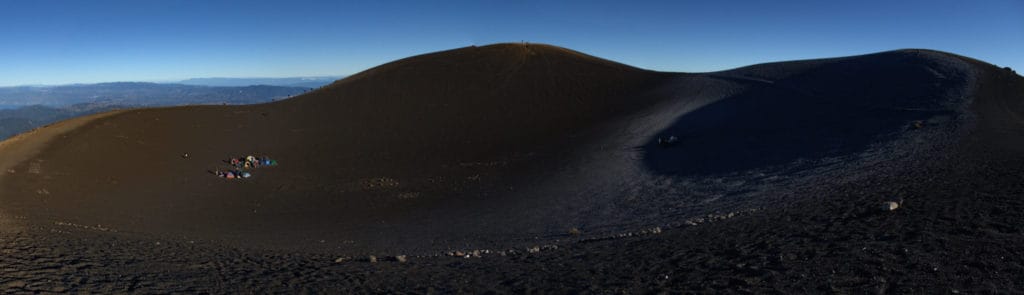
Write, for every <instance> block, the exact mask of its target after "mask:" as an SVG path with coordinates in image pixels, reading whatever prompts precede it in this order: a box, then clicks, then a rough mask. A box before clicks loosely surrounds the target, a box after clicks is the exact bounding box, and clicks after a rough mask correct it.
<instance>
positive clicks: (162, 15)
mask: <svg viewBox="0 0 1024 295" xmlns="http://www.w3.org/2000/svg"><path fill="white" fill-rule="evenodd" d="M521 40H524V41H528V42H538V43H549V44H554V45H558V46H563V47H568V48H572V49H575V50H579V51H583V52H586V53H589V54H592V55H596V56H599V57H603V58H608V59H612V60H615V61H619V62H623V63H627V64H630V65H634V66H638V67H642V68H648V69H654V70H662V71H686V72H699V71H713V70H722V69H727V68H733V67H738V66H743V65H749V64H754V63H761V62H769V61H779V60H792V59H806V58H818V57H832V56H843V55H854V54H864V53H871V52H877V51H884V50H890V49H899V48H930V49H938V50H943V51H949V52H954V53H958V54H963V55H967V56H971V57H975V58H979V59H982V60H985V61H988V62H992V63H995V64H997V65H1000V66H1012V67H1014V68H1019V69H1024V1H1021V0H993V1H981V0H979V1H964V0H955V1H953V0H929V1H892V0H860V1H729V0H721V1H719V0H707V1H682V0H679V1H650V2H638V1H578V2H574V1H518V0H517V1H512V0H510V1H489V0H482V1H401V2H399V1H365V2H363V3H353V2H347V1H246V2H241V1H239V2H222V1H104V0H98V1H77V0H76V1H46V0H37V1H28V0H26V1H14V0H0V85H2V86H6V85H25V84H67V83H93V82H106V81H170V80H178V79H185V78H191V77H283V76H317V75H347V74H353V73H356V72H359V71H362V70H365V69H367V68H370V67H373V66H376V65H379V64H381V63H385V62H388V61H391V60H394V59H398V58H402V57H407V56H410V55H415V54H421V53H426V52H432V51H437V50H443V49H450V48H457V47H462V46H468V45H482V44H490V43H496V42H518V41H521Z"/></svg>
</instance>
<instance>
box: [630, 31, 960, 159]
mask: <svg viewBox="0 0 1024 295" xmlns="http://www.w3.org/2000/svg"><path fill="white" fill-rule="evenodd" d="M804 64H805V65H806V66H807V67H808V69H807V70H806V71H803V72H802V73H800V74H797V75H792V76H783V77H781V79H778V80H773V78H776V77H773V76H771V75H767V76H766V75H763V73H774V72H779V71H776V70H774V69H773V68H774V67H779V66H786V64H764V65H757V66H751V67H746V68H740V69H736V70H732V71H727V72H720V73H711V74H708V75H710V76H712V77H716V78H721V79H728V80H733V81H738V82H742V83H746V84H748V88H747V90H746V91H744V92H742V93H740V94H738V95H735V96H732V97H727V98H724V99H722V100H719V101H717V102H715V103H712V104H710V105H708V106H705V107H703V108H700V109H698V110H696V111H693V112H690V113H688V114H685V115H683V116H681V117H679V118H678V119H677V120H676V121H675V122H674V123H673V124H672V125H671V126H670V127H668V128H666V129H665V130H663V131H662V132H660V133H659V137H663V138H667V137H669V136H677V137H678V138H679V139H680V141H679V143H678V144H676V145H674V146H672V147H667V148H666V147H662V146H659V145H658V144H657V138H655V139H652V140H651V141H650V143H649V144H647V145H645V146H643V149H644V161H645V164H646V165H647V167H649V168H650V169H651V170H653V171H655V172H656V173H660V174H677V175H701V174H715V173H729V172H738V171H745V170H750V169H757V168H764V167H769V166H774V165H782V164H787V163H791V162H794V161H797V160H801V159H803V160H817V159H821V158H824V157H830V156H844V155H854V154H857V153H859V152H863V151H865V150H867V149H868V148H869V147H870V146H871V145H873V144H876V143H879V142H882V141H885V140H888V139H893V138H895V137H897V136H899V135H901V134H903V133H904V132H908V131H912V130H914V129H916V128H918V127H917V126H915V125H916V124H917V123H916V122H915V121H921V122H920V123H921V126H920V128H928V126H929V125H932V124H941V123H944V122H949V121H951V120H953V119H955V118H957V116H958V114H960V113H961V112H962V111H964V110H965V108H964V107H965V105H966V102H967V99H966V94H965V93H964V92H963V91H964V90H965V89H966V88H965V87H966V85H967V83H969V81H968V73H967V70H966V68H965V67H964V66H963V65H962V63H957V62H956V61H955V60H954V58H952V57H950V56H947V55H944V54H940V53H933V52H929V51H917V50H904V51H895V52H886V53H879V54H872V55H865V56H856V57H849V58H841V59H831V60H820V61H817V62H813V63H812V62H805V63H804ZM782 72H789V71H782Z"/></svg>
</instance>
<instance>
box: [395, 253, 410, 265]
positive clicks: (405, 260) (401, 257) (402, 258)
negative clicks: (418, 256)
mask: <svg viewBox="0 0 1024 295" xmlns="http://www.w3.org/2000/svg"><path fill="white" fill-rule="evenodd" d="M395 260H398V262H399V263H405V262H407V261H409V258H408V257H406V256H405V255H398V256H395Z"/></svg>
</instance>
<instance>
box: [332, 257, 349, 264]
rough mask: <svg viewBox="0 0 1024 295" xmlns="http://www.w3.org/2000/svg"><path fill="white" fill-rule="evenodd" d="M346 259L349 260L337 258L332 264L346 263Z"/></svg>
mask: <svg viewBox="0 0 1024 295" xmlns="http://www.w3.org/2000/svg"><path fill="white" fill-rule="evenodd" d="M348 259H349V258H348V257H338V259H335V260H334V263H342V262H345V261H348Z"/></svg>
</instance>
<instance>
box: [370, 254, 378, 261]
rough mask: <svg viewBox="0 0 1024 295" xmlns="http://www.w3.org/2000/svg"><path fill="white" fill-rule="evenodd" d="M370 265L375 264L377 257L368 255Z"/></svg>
mask: <svg viewBox="0 0 1024 295" xmlns="http://www.w3.org/2000/svg"><path fill="white" fill-rule="evenodd" d="M370 263H377V256H373V255H370Z"/></svg>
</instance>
